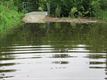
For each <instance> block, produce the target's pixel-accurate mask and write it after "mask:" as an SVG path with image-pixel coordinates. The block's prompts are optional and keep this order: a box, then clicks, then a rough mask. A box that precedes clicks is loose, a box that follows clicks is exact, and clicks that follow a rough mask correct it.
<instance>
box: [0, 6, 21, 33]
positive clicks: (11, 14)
mask: <svg viewBox="0 0 107 80" xmlns="http://www.w3.org/2000/svg"><path fill="white" fill-rule="evenodd" d="M22 16H23V13H21V12H18V11H17V9H16V8H9V7H7V6H5V5H0V35H1V34H4V33H7V32H9V30H11V29H13V28H15V26H17V25H18V24H19V23H20V22H21V18H22Z"/></svg>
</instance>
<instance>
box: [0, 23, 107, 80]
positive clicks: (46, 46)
mask: <svg viewBox="0 0 107 80" xmlns="http://www.w3.org/2000/svg"><path fill="white" fill-rule="evenodd" d="M0 80H107V25H106V24H69V23H50V24H25V25H23V26H22V27H19V28H18V29H16V30H13V31H12V32H10V33H9V34H8V35H6V36H5V37H3V38H1V39H0Z"/></svg>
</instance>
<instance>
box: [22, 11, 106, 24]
mask: <svg viewBox="0 0 107 80" xmlns="http://www.w3.org/2000/svg"><path fill="white" fill-rule="evenodd" d="M22 21H23V22H25V23H48V22H67V23H87V24H88V23H107V22H106V21H105V20H100V19H95V18H90V17H89V18H86V17H79V18H70V17H61V18H58V17H50V16H48V15H47V13H46V12H30V13H26V14H25V16H24V18H23V19H22Z"/></svg>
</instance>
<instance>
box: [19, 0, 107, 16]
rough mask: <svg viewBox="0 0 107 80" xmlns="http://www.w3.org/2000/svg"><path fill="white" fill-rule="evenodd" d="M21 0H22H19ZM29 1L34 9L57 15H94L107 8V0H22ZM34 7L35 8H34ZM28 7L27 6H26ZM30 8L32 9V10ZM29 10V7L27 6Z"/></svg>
mask: <svg viewBox="0 0 107 80" xmlns="http://www.w3.org/2000/svg"><path fill="white" fill-rule="evenodd" d="M17 1H20V0H17ZM21 1H22V3H23V2H28V4H27V5H29V4H33V5H31V6H29V8H31V9H32V10H40V11H47V10H48V11H49V13H50V15H51V16H56V17H68V16H70V17H79V16H80V17H94V16H99V14H98V13H100V12H101V11H102V10H104V11H105V10H107V9H106V7H107V5H106V4H107V0H21ZM32 7H34V8H35V9H34V8H32ZM26 8H27V7H26ZM31 9H30V10H31ZM27 10H28V11H29V9H28V8H27Z"/></svg>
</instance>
